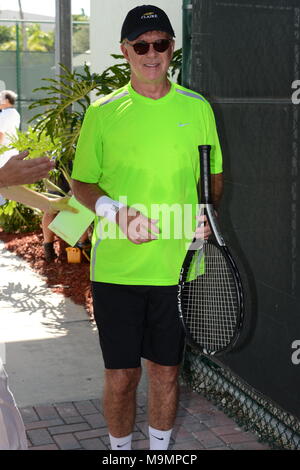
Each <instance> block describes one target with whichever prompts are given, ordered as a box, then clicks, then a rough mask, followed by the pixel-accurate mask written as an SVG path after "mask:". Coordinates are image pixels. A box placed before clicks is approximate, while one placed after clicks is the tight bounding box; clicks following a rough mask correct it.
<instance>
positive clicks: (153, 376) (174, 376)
mask: <svg viewBox="0 0 300 470" xmlns="http://www.w3.org/2000/svg"><path fill="white" fill-rule="evenodd" d="M147 367H148V376H149V380H150V383H151V384H153V385H154V384H157V385H160V386H166V387H173V386H174V385H176V384H177V383H178V376H179V370H180V366H179V365H178V366H161V365H160V364H155V363H154V362H151V361H148V363H147Z"/></svg>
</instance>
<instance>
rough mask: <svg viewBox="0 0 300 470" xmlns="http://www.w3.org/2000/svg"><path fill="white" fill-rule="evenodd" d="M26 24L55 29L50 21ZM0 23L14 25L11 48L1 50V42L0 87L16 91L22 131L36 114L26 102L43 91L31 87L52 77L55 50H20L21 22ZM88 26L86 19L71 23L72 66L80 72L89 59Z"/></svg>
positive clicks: (54, 67)
mask: <svg viewBox="0 0 300 470" xmlns="http://www.w3.org/2000/svg"><path fill="white" fill-rule="evenodd" d="M23 24H24V23H23ZM25 24H26V27H28V25H40V26H41V27H43V28H45V27H46V31H47V32H48V33H49V32H52V33H54V32H55V23H54V22H51V21H40V22H33V21H26V23H25ZM0 25H2V26H4V25H6V26H14V34H15V38H14V39H13V40H12V42H13V43H14V44H15V47H14V46H12V47H13V49H12V50H11V49H10V50H1V43H0V90H1V89H9V90H13V91H15V92H16V93H17V94H18V101H17V108H18V111H19V113H20V115H21V129H23V130H24V129H25V128H26V127H27V124H28V121H29V120H30V119H31V118H32V117H33V116H34V114H36V111H34V110H33V111H31V110H29V105H30V104H31V103H32V102H33V101H34V100H35V99H37V98H41V97H42V92H33V90H34V89H35V88H39V87H41V86H44V85H45V83H44V82H43V81H42V79H43V78H55V74H56V64H55V50H54V47H53V48H52V50H49V51H47V52H41V51H35V50H26V49H25V50H23V44H22V22H21V21H19V20H18V21H16V20H1V21H0ZM89 27H90V25H89V23H88V22H82V21H75V22H73V39H74V38H75V40H76V41H75V44H73V46H74V47H73V68H74V70H76V71H79V72H80V71H81V69H83V66H84V63H85V62H88V61H89V47H87V46H89V43H87V37H89ZM79 34H81V37H80V36H79ZM73 43H74V41H73ZM81 44H82V47H81ZM84 46H85V47H84Z"/></svg>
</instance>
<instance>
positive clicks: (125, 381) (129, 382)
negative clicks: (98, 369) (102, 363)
mask: <svg viewBox="0 0 300 470" xmlns="http://www.w3.org/2000/svg"><path fill="white" fill-rule="evenodd" d="M140 378H141V368H140V367H139V368H136V369H106V370H105V380H106V388H107V389H108V390H109V391H110V392H111V393H114V394H120V395H126V394H128V393H132V392H134V391H135V390H136V389H137V386H138V384H139V381H140Z"/></svg>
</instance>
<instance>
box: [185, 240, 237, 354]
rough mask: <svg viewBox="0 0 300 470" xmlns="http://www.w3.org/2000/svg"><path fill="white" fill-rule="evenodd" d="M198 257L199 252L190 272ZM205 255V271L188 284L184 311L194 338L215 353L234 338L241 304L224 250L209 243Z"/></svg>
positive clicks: (206, 244)
mask: <svg viewBox="0 0 300 470" xmlns="http://www.w3.org/2000/svg"><path fill="white" fill-rule="evenodd" d="M198 256H199V255H198V253H195V255H194V257H193V258H192V260H191V263H190V267H189V271H191V272H192V271H193V267H194V266H195V263H196V262H197V257H198ZM203 256H204V266H205V269H204V273H203V274H199V273H197V275H196V277H195V275H194V276H193V277H195V279H193V280H192V281H190V282H186V283H185V285H184V289H183V292H182V300H183V312H184V321H185V324H186V326H187V328H188V330H189V333H190V335H191V336H192V339H193V341H194V342H196V343H197V344H199V345H201V346H202V347H203V348H205V349H206V350H207V351H210V352H212V351H217V350H220V349H224V348H226V346H228V344H229V343H230V342H231V340H232V339H233V337H234V335H235V331H236V328H237V315H238V304H239V303H238V296H237V291H236V284H235V280H234V277H233V274H232V271H231V269H230V267H229V266H228V263H227V261H226V259H225V257H224V255H223V254H222V252H221V251H220V250H219V249H218V248H217V247H216V246H215V245H213V244H212V243H205V244H204V247H203Z"/></svg>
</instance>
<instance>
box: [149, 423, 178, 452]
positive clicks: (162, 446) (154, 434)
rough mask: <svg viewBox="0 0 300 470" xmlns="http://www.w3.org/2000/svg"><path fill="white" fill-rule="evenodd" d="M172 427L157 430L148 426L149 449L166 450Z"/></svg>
mask: <svg viewBox="0 0 300 470" xmlns="http://www.w3.org/2000/svg"><path fill="white" fill-rule="evenodd" d="M171 434H172V429H170V430H169V431H159V430H158V429H154V428H152V427H151V426H149V437H150V450H167V449H168V447H169V442H170V437H171Z"/></svg>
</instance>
